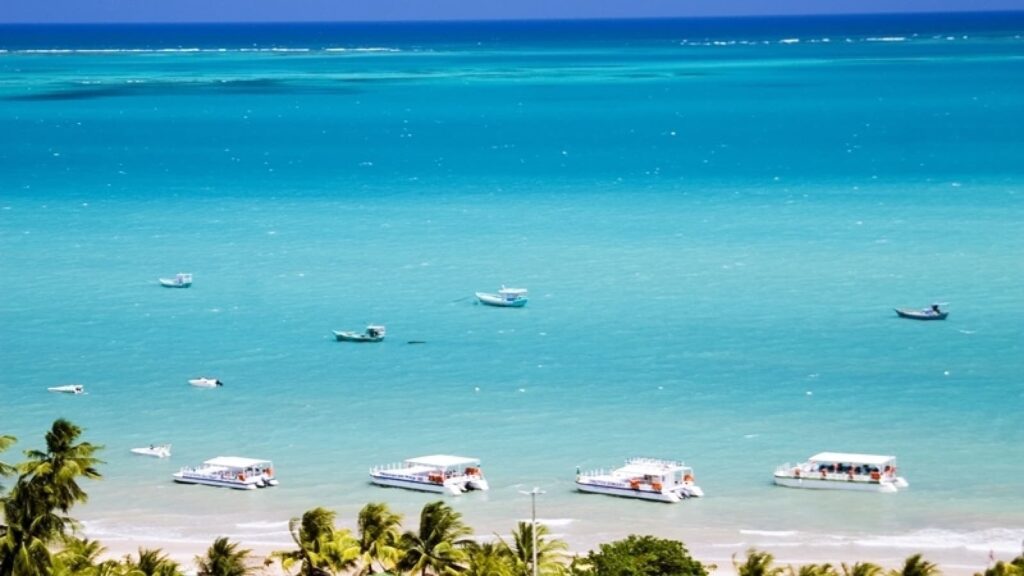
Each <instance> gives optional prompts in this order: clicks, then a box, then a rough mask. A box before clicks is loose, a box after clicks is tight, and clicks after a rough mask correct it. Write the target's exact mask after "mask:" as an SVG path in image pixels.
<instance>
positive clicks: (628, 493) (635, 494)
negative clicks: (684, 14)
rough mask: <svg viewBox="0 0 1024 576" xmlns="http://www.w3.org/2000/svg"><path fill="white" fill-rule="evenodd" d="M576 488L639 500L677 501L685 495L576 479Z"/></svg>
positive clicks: (581, 490) (582, 490) (592, 492)
mask: <svg viewBox="0 0 1024 576" xmlns="http://www.w3.org/2000/svg"><path fill="white" fill-rule="evenodd" d="M576 488H577V489H578V490H579V491H580V492H589V493H591V494H605V495H608V496H619V497H621V498H636V499H638V500H651V501H653V502H667V503H675V502H679V501H681V500H682V499H683V498H684V496H683V495H682V494H680V493H678V492H675V491H662V492H655V491H654V490H651V489H633V488H629V487H627V486H621V487H620V486H608V485H605V484H590V483H587V482H581V481H579V480H577V481H576Z"/></svg>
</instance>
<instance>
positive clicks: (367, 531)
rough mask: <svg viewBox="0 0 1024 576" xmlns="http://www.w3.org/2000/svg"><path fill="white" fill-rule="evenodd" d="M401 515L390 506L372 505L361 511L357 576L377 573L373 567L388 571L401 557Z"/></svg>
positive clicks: (382, 504) (374, 503)
mask: <svg viewBox="0 0 1024 576" xmlns="http://www.w3.org/2000/svg"><path fill="white" fill-rule="evenodd" d="M401 523H402V516H401V514H396V513H394V512H392V511H391V510H390V509H389V508H388V505H387V504H384V503H382V502H371V503H369V504H367V505H366V506H363V509H362V510H360V511H359V537H358V540H359V565H360V570H359V572H357V574H360V575H365V574H375V573H376V572H375V570H374V564H375V563H376V565H377V566H379V567H380V568H381V570H382V571H387V570H390V569H392V568H394V567H395V564H397V563H398V560H399V558H400V557H401V549H400V548H399V544H400V541H401V538H402V532H401Z"/></svg>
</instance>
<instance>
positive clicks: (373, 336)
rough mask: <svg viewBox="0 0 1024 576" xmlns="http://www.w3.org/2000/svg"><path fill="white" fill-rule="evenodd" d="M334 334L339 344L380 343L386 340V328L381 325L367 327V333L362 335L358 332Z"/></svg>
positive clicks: (336, 331)
mask: <svg viewBox="0 0 1024 576" xmlns="http://www.w3.org/2000/svg"><path fill="white" fill-rule="evenodd" d="M332 332H334V338H335V339H336V340H338V341H339V342H380V341H382V340H384V333H385V332H386V330H385V328H384V327H383V326H381V325H379V324H370V325H369V326H367V327H366V332H364V333H362V334H360V333H358V332H339V331H338V330H332Z"/></svg>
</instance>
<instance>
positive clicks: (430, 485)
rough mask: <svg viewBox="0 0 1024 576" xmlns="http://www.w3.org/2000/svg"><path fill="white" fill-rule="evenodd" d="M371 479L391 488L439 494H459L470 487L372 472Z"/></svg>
mask: <svg viewBox="0 0 1024 576" xmlns="http://www.w3.org/2000/svg"><path fill="white" fill-rule="evenodd" d="M370 481H371V482H373V483H374V484H377V485H378V486H388V487H390V488H405V489H407V490H418V491H420V492H434V493H437V494H451V495H452V496H457V495H459V494H462V493H463V492H466V491H467V489H468V488H469V486H468V485H466V486H463V485H462V483H456V482H450V481H448V482H445V483H444V484H437V483H436V482H429V481H427V480H417V479H412V478H396V477H394V476H385V475H382V474H370Z"/></svg>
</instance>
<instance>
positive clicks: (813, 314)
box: [0, 13, 1024, 573]
mask: <svg viewBox="0 0 1024 576" xmlns="http://www.w3.org/2000/svg"><path fill="white" fill-rule="evenodd" d="M1022 35H1024V14H1022V13H1008V14H970V15H964V14H959V15H919V16H884V17H883V16H858V17H842V18H839V17H828V18H749V19H721V20H720V19H705V20H660V21H644V20H641V21H583V22H506V23H479V22H478V23H472V22H471V23H431V24H416V23H402V24H293V25H284V24H282V25H187V26H186V25H145V26H43V25H39V26H0V272H2V275H3V277H4V278H5V279H6V282H5V284H6V286H5V289H4V295H3V298H0V368H2V370H0V433H2V434H13V435H15V436H17V437H18V438H19V443H18V444H17V445H16V446H15V448H14V449H12V450H9V451H8V452H6V453H4V454H3V455H2V456H0V458H2V459H3V460H4V461H7V462H13V461H18V460H19V459H20V452H19V451H20V450H24V449H29V448H38V447H40V446H42V437H43V434H44V432H45V431H46V430H47V429H48V427H49V426H50V424H51V423H52V422H53V420H54V419H56V418H58V417H65V418H68V419H70V420H72V421H73V422H75V423H76V424H78V425H80V426H82V427H83V428H84V429H85V434H84V438H85V439H86V440H88V441H91V442H94V443H98V444H102V445H103V446H104V447H105V448H104V450H103V452H102V459H103V460H104V462H105V463H104V464H103V466H102V468H101V472H102V473H103V475H104V479H103V480H101V481H97V482H89V483H87V485H86V489H87V491H88V493H89V495H90V498H89V502H88V503H87V504H86V505H83V506H79V507H76V508H75V509H74V511H73V515H74V516H75V517H76V518H79V519H81V520H83V527H84V528H83V529H84V532H85V534H86V535H88V536H89V537H91V538H99V539H101V540H102V541H103V542H104V544H106V545H107V546H108V547H110V548H111V549H113V550H123V551H132V550H134V549H135V548H136V547H137V546H139V545H154V546H161V547H163V548H165V549H171V550H179V549H180V550H182V551H187V553H185V554H184V557H185V558H189V557H191V555H192V554H196V553H199V552H200V551H201V550H203V549H205V547H206V546H207V545H208V544H209V543H210V542H212V540H213V539H214V538H215V537H217V536H221V535H227V536H230V537H231V538H232V539H237V540H241V542H242V543H243V545H245V546H247V547H251V548H256V549H259V550H273V549H282V548H287V547H289V546H290V538H289V536H288V532H287V521H288V519H289V518H291V517H296V516H299V515H301V514H302V512H303V511H305V510H308V509H310V508H312V507H315V506H325V507H328V508H331V509H334V510H336V511H337V512H338V514H339V522H340V523H341V524H343V525H346V526H353V525H354V523H355V516H356V514H357V512H358V510H359V508H361V507H362V505H364V504H365V503H367V502H371V501H383V502H387V503H388V504H389V505H391V506H392V507H393V508H395V509H396V510H398V511H399V512H401V513H403V514H404V515H405V518H406V526H407V527H412V526H414V525H415V518H416V516H417V514H418V511H419V510H420V508H421V507H422V506H423V505H424V504H425V503H427V502H430V501H432V500H433V499H435V498H436V496H435V495H428V494H420V493H415V492H407V491H402V490H395V489H382V488H378V487H374V486H371V485H370V484H369V483H368V475H367V472H368V470H369V468H370V467H372V466H374V465H378V464H384V463H389V462H395V461H399V460H402V459H403V458H407V457H412V456H419V455H424V454H434V453H451V454H462V455H469V456H476V457H479V458H481V460H482V463H483V469H484V471H485V473H486V474H487V477H488V479H489V480H490V484H491V490H490V492H488V493H471V494H468V495H464V496H461V497H457V498H449V499H447V501H448V502H450V504H451V505H452V506H453V507H455V509H456V510H458V511H459V512H461V513H462V514H463V515H464V516H465V518H466V520H467V521H468V522H469V523H470V524H471V525H472V526H473V527H474V528H475V529H476V531H477V533H478V534H480V535H483V536H489V535H492V534H494V533H507V532H508V531H510V530H511V529H512V528H513V527H514V524H515V522H516V521H519V520H523V519H528V518H529V515H530V499H529V497H527V496H524V495H522V494H521V493H520V491H525V490H529V489H531V488H533V487H534V486H536V487H539V488H540V489H541V490H544V492H545V493H544V494H543V495H541V496H540V497H538V500H537V514H538V517H539V518H540V519H541V521H543V522H546V523H547V524H548V525H549V526H550V527H551V529H552V532H554V533H555V534H556V535H558V536H559V537H562V538H564V539H565V540H566V541H568V542H569V544H570V546H571V548H572V549H573V550H575V551H585V550H587V549H589V548H590V547H593V546H595V545H596V544H597V543H600V542H607V541H610V540H613V539H616V538H621V537H624V536H626V535H627V534H630V533H647V534H655V535H659V536H662V537H670V538H677V539H680V540H683V541H684V542H685V543H686V544H687V545H688V546H689V547H690V548H691V549H692V550H693V551H694V553H695V555H696V556H697V557H698V558H700V559H704V560H708V561H714V562H717V563H718V564H719V565H720V566H723V567H725V566H727V565H728V563H729V558H730V556H731V555H732V554H733V553H737V552H739V553H742V552H743V551H744V550H745V549H746V548H748V547H750V546H756V547H758V548H762V549H765V550H768V551H770V552H773V553H774V554H775V555H776V556H777V557H779V558H780V559H781V560H782V561H794V562H796V561H805V560H818V559H820V560H831V561H836V560H843V559H853V560H856V559H873V560H876V561H879V562H881V563H883V564H886V565H887V566H894V565H895V564H897V563H898V562H899V561H900V560H901V559H902V558H904V557H906V556H908V555H910V554H913V553H916V552H924V553H925V556H926V558H929V559H933V560H937V561H939V562H940V563H941V564H942V565H943V568H944V569H946V570H947V572H950V573H957V572H958V571H959V572H964V573H968V572H972V571H979V570H981V569H983V568H984V566H985V564H986V562H988V558H989V555H990V553H991V554H993V555H994V556H995V557H1000V558H1005V557H1009V556H1012V555H1014V554H1016V553H1018V552H1019V551H1020V546H1021V542H1022V541H1024V490H1022V489H1021V488H1022V484H1021V481H1020V478H1021V476H1022V475H1024V426H1021V423H1020V422H1021V420H1020V415H1021V413H1022V411H1024V380H1022V376H1024V338H1022V336H1024V292H1022V290H1021V286H1022V284H1024V233H1022V224H1024V130H1022V129H1021V127H1022V126H1024V105H1022V103H1024V99H1022V95H1024V36H1022ZM178 272H189V273H192V274H193V275H194V277H195V283H194V285H193V286H192V287H191V288H190V289H187V290H169V289H164V288H161V287H160V286H159V285H158V283H157V279H158V278H159V277H168V276H172V275H173V274H175V273H178ZM503 284H505V285H509V286H522V287H526V288H528V289H529V290H530V296H531V300H530V303H529V305H528V306H527V307H525V308H523V309H497V308H490V307H484V306H480V305H477V304H476V303H475V301H474V298H473V293H474V292H475V291H494V290H496V289H497V288H498V287H500V286H501V285H503ZM932 302H942V303H943V304H944V307H945V308H946V309H947V310H948V311H949V312H950V316H949V319H948V320H946V321H945V322H914V321H907V320H900V319H898V318H897V317H896V315H895V314H894V313H893V308H894V307H914V308H919V307H925V306H927V305H929V304H931V303H932ZM370 323H380V324H385V325H386V326H387V329H388V338H387V339H386V340H385V341H384V342H383V343H380V344H375V345H355V344H347V343H340V342H335V341H334V339H333V336H332V334H331V330H362V329H363V328H364V327H365V326H366V325H367V324H370ZM412 340H421V341H425V343H424V344H420V345H409V344H407V342H409V341H412ZM200 375H207V376H211V377H217V378H219V379H221V380H222V381H224V382H225V386H224V387H222V388H219V389H215V390H206V389H196V388H193V387H190V386H189V385H188V384H187V380H188V379H189V378H194V377H197V376H200ZM70 383H80V384H83V385H85V387H86V389H87V391H88V394H87V395H85V396H65V395H58V394H52V393H48V392H47V390H46V389H47V388H48V387H51V386H58V385H63V384H70ZM150 443H172V444H173V456H172V457H171V458H170V459H168V460H156V459H146V458H141V457H138V456H134V455H132V454H131V453H130V452H129V449H130V448H133V447H137V446H143V445H148V444H150ZM825 450H833V451H849V452H868V453H881V454H893V455H896V456H897V457H898V458H899V464H900V471H901V475H903V476H905V477H906V478H907V480H908V481H909V483H910V488H909V489H908V490H906V491H903V492H900V493H898V494H861V493H845V492H817V491H804V490H789V489H784V488H778V487H775V486H773V485H772V482H771V480H772V472H773V471H774V469H775V467H776V466H777V465H780V464H783V463H785V462H797V461H800V460H802V459H804V458H806V457H808V456H809V455H811V454H814V453H816V452H819V451H825ZM218 455H237V456H247V457H256V458H268V459H272V460H273V461H274V463H275V468H276V470H277V472H278V476H279V478H280V480H281V485H280V486H279V487H277V488H274V489H271V490H260V491H257V492H253V493H247V492H236V491H229V490H223V489H214V488H208V487H202V486H183V485H177V484H174V483H173V482H172V481H171V474H172V473H173V472H175V471H177V470H178V468H179V467H181V466H185V465H191V464H196V463H199V462H201V461H202V460H205V459H207V458H211V457H214V456H218ZM630 456H653V457H661V458H671V459H679V460H685V461H686V463H687V464H689V465H691V466H693V468H694V470H695V473H696V477H697V481H698V484H700V485H701V487H702V488H703V489H704V491H705V494H706V497H704V498H702V499H693V500H688V501H685V502H683V503H681V504H678V505H674V506H669V505H659V504H651V503H646V502H640V501H634V500H624V499H616V498H609V497H603V496H595V495H583V494H580V493H578V492H576V491H575V490H574V484H573V481H574V475H575V470H576V468H577V466H579V467H582V468H583V469H590V468H612V467H615V466H616V465H618V464H619V463H620V462H621V461H622V460H623V459H624V458H626V457H630ZM8 484H9V482H8Z"/></svg>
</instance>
